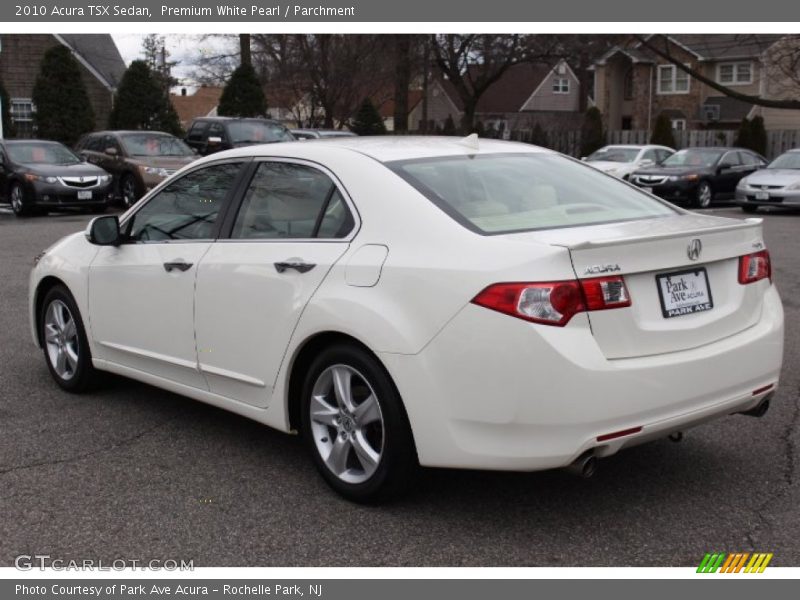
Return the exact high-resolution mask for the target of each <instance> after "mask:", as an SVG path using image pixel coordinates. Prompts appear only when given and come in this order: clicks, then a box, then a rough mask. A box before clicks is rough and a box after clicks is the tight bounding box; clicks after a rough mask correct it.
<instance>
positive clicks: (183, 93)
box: [181, 88, 186, 96]
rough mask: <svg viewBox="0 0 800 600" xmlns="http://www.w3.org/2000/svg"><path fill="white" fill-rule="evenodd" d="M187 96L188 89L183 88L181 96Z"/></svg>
mask: <svg viewBox="0 0 800 600" xmlns="http://www.w3.org/2000/svg"><path fill="white" fill-rule="evenodd" d="M185 95H186V88H181V96H185Z"/></svg>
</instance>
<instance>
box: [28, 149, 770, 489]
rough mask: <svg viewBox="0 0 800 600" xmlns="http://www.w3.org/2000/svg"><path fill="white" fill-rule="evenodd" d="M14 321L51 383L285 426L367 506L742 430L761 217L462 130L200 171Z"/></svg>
mask: <svg viewBox="0 0 800 600" xmlns="http://www.w3.org/2000/svg"><path fill="white" fill-rule="evenodd" d="M30 316H31V323H32V333H33V338H34V340H35V341H36V343H37V344H39V345H40V346H41V347H42V348H43V350H44V357H45V360H46V363H47V366H48V368H49V370H50V372H51V374H52V376H53V378H54V379H55V381H56V382H57V383H58V384H59V385H60V386H61V387H62V388H64V389H65V390H68V391H80V390H83V389H86V387H87V386H89V385H90V384H92V383H93V381H94V380H95V375H96V370H103V371H111V372H114V373H117V374H120V375H124V376H127V377H130V378H133V379H138V380H140V381H143V382H146V383H150V384H152V385H155V386H158V387H161V388H164V389H167V390H171V391H173V392H176V393H179V394H184V395H186V396H189V397H191V398H195V399H197V400H201V401H203V402H207V403H209V404H213V405H215V406H219V407H223V408H226V409H228V410H231V411H233V412H236V413H239V414H241V415H245V416H247V417H250V418H252V419H255V420H256V421H259V422H261V423H264V424H266V425H269V426H272V427H275V428H277V429H280V430H282V431H286V432H294V431H298V432H301V433H302V434H303V435H304V436H305V439H306V440H307V444H308V447H309V450H310V452H311V454H312V456H313V459H314V461H315V463H316V465H317V467H318V468H319V471H320V472H321V474H322V475H323V476H324V477H325V479H326V480H327V481H328V482H329V483H330V485H331V486H332V487H333V488H335V489H336V490H337V491H339V492H340V493H342V494H343V495H345V496H346V497H349V498H351V499H355V500H362V501H366V500H374V499H376V498H380V497H385V496H389V495H392V494H394V493H396V492H399V491H400V490H401V489H402V488H404V487H406V486H407V485H408V484H409V482H410V481H411V476H412V474H413V473H414V472H415V470H416V467H417V466H418V465H425V466H433V467H458V468H479V469H506V470H521V471H525V470H539V469H551V468H557V467H570V468H571V469H572V470H574V471H578V472H580V473H582V474H584V475H588V474H590V472H592V471H593V470H594V468H595V464H596V462H597V459H598V458H599V457H605V456H609V455H611V454H614V453H616V452H617V451H619V450H621V449H622V448H625V447H628V446H632V445H635V444H639V443H642V442H645V441H648V440H652V439H655V438H660V437H666V436H668V435H671V434H673V433H676V432H679V431H682V430H685V429H686V428H688V427H691V426H694V425H697V424H700V423H703V422H705V421H708V420H710V419H714V418H717V417H723V416H726V415H729V414H732V413H741V412H745V413H750V414H758V415H760V414H762V413H763V412H764V410H765V409H766V407H767V405H768V401H769V398H770V396H771V395H772V393H773V392H774V390H775V388H776V386H777V385H778V377H779V373H780V368H781V360H782V351H783V311H782V306H781V302H780V299H779V297H778V292H777V290H776V288H775V285H773V283H772V275H771V270H770V258H769V254H768V252H767V249H766V248H765V245H764V237H763V233H762V227H761V221H760V220H758V219H751V220H745V221H740V220H733V219H726V218H721V217H715V216H710V215H698V214H693V213H690V212H687V211H685V210H683V209H680V208H678V207H675V206H672V205H670V204H668V203H666V202H662V201H660V200H658V199H656V198H654V197H652V196H650V195H648V194H645V193H643V192H641V191H639V190H637V189H635V188H633V187H632V186H629V185H625V184H623V183H621V182H617V181H615V180H614V179H611V178H609V177H605V176H603V175H601V174H600V173H598V172H597V171H595V170H594V169H591V168H588V167H586V166H585V165H583V164H581V163H580V162H579V161H575V160H572V159H569V158H566V157H563V156H561V155H559V154H556V153H553V152H550V151H547V150H543V149H540V148H536V147H533V146H529V145H524V144H517V143H510V142H501V141H484V140H480V141H477V140H476V138H474V137H472V138H468V139H466V140H462V141H459V140H457V139H454V138H414V137H396V138H393V137H383V138H341V139H335V140H322V141H319V142H318V143H314V144H297V143H285V144H270V145H268V146H251V147H246V148H239V149H235V150H230V151H226V152H220V153H218V154H214V155H212V156H209V157H206V158H204V159H201V160H198V161H197V162H195V163H192V164H191V165H190V166H188V167H186V168H184V169H183V170H181V171H180V172H178V173H177V174H175V175H174V176H172V177H171V178H170V179H168V180H167V181H166V182H165V183H163V184H162V185H161V186H159V187H158V188H156V189H155V190H153V191H152V192H151V193H149V194H148V195H147V196H146V197H145V198H144V199H143V200H142V201H141V202H139V203H138V204H137V205H136V206H134V207H133V208H132V209H130V210H129V211H128V212H126V213H125V214H124V215H122V217H120V218H119V219H118V218H117V217H116V216H103V217H98V218H96V219H94V220H93V221H92V222H91V224H90V225H89V227H88V229H87V231H86V232H85V233H83V232H81V233H77V234H74V235H71V236H69V237H66V238H64V239H63V240H61V241H60V242H58V243H56V244H55V245H54V246H52V247H51V248H49V249H48V250H47V251H46V252H45V253H43V254H42V255H41V256H40V257H39V259H38V263H37V264H36V266H35V267H34V269H33V271H32V274H31V279H30Z"/></svg>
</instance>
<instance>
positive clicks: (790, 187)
mask: <svg viewBox="0 0 800 600" xmlns="http://www.w3.org/2000/svg"><path fill="white" fill-rule="evenodd" d="M786 189H787V190H800V181H798V182H796V183H793V184H791V185H787V186H786Z"/></svg>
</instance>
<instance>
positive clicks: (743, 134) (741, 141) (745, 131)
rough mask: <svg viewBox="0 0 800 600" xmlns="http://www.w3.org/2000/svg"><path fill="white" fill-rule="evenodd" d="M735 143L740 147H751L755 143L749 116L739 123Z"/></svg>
mask: <svg viewBox="0 0 800 600" xmlns="http://www.w3.org/2000/svg"><path fill="white" fill-rule="evenodd" d="M733 145H734V146H738V147H739V148H750V147H751V146H752V145H753V141H752V136H751V127H750V121H749V120H747V118H744V119H742V122H741V123H740V124H739V131H738V132H737V133H736V139H735V140H734V142H733Z"/></svg>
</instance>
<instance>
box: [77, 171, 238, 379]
mask: <svg viewBox="0 0 800 600" xmlns="http://www.w3.org/2000/svg"><path fill="white" fill-rule="evenodd" d="M240 169H241V163H230V162H229V163H223V164H216V165H212V166H207V167H203V168H200V169H196V170H194V171H191V172H189V173H188V174H186V175H184V176H183V177H181V178H180V179H178V180H176V181H174V182H172V183H171V184H170V185H168V186H167V187H165V188H164V189H163V190H162V191H161V192H159V193H158V194H157V195H156V196H154V197H152V198H151V199H150V200H149V201H148V202H147V203H146V204H145V205H144V206H142V207H141V208H140V209H139V210H137V211H136V212H135V213H134V214H133V215H132V216H131V217H130V218H129V219H128V220H127V221H126V222H125V223H123V231H124V232H125V233H126V235H127V241H126V243H123V244H121V245H120V246H118V247H103V248H101V249H100V251H99V252H98V254H97V257H96V258H95V260H94V261H93V262H92V265H91V267H90V271H89V315H90V319H91V321H90V323H91V332H92V337H93V339H94V341H95V344H96V354H97V356H96V358H100V359H104V360H107V361H110V362H113V363H116V364H120V365H123V366H126V367H130V368H134V369H137V370H140V371H144V372H146V373H149V374H152V375H156V376H158V377H163V378H165V379H169V380H170V381H175V382H177V383H181V384H184V385H189V386H192V387H198V388H206V387H207V386H206V384H205V380H204V378H203V376H202V375H201V374H200V371H199V369H198V367H197V353H196V347H195V339H194V286H195V279H196V276H197V266H198V265H199V264H200V261H201V259H202V258H203V256H204V255H205V254H206V253H207V252H208V250H209V248H211V247H212V246H213V240H214V239H215V238H216V235H217V231H218V225H219V219H218V217H219V215H220V213H221V211H223V209H224V208H225V206H226V203H227V202H228V201H229V198H230V196H231V191H232V190H233V187H234V183H235V181H236V179H237V176H238V173H239V171H240Z"/></svg>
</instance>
